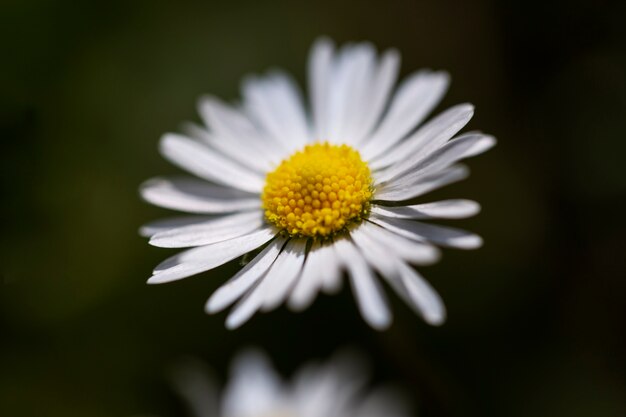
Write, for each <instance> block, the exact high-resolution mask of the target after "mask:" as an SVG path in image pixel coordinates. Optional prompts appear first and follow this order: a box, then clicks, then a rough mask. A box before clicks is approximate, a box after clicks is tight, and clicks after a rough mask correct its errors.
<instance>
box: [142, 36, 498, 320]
mask: <svg viewBox="0 0 626 417" xmlns="http://www.w3.org/2000/svg"><path fill="white" fill-rule="evenodd" d="M399 63H400V56H399V54H398V52H396V51H395V50H389V51H386V52H384V53H383V54H382V55H381V56H378V55H377V53H376V50H375V49H374V47H373V46H372V45H371V44H369V43H359V44H348V45H346V46H344V47H342V48H340V49H339V50H335V48H334V46H333V44H332V43H331V42H330V41H329V40H327V39H322V40H319V41H317V42H316V43H315V44H314V46H313V48H312V51H311V54H310V60H309V65H308V72H309V74H308V75H309V79H308V83H309V93H310V96H311V100H310V112H307V110H306V109H305V106H304V104H303V101H302V98H301V95H300V92H299V90H298V87H297V86H296V84H295V83H294V82H293V81H292V79H291V78H290V77H289V76H288V75H286V74H284V73H282V72H277V71H273V72H270V73H269V74H267V75H265V76H261V77H249V78H247V79H245V80H244V82H243V86H242V94H243V101H242V103H241V104H239V105H227V104H225V103H223V102H222V101H220V100H219V99H217V98H215V97H203V98H202V99H201V100H200V102H199V112H200V116H201V117H202V119H203V121H204V123H205V126H197V125H188V126H187V134H186V135H180V134H173V133H172V134H166V135H164V136H163V138H162V139H161V146H160V149H161V152H162V154H163V156H165V158H167V159H168V160H169V161H171V162H172V163H173V164H175V165H178V166H179V167H180V168H182V169H184V170H187V171H189V172H190V173H192V174H194V175H195V176H196V177H199V179H193V178H158V179H153V180H151V181H148V182H147V183H146V184H144V185H143V186H142V189H141V194H142V196H143V198H144V199H146V200H147V201H149V202H151V203H153V204H156V205H158V206H161V207H165V208H169V209H175V210H180V211H183V212H187V213H194V214H196V215H195V216H189V217H183V218H180V217H179V218H174V219H168V220H164V221H159V222H156V223H153V224H150V225H147V226H145V227H144V228H143V229H142V233H143V234H144V235H146V236H149V237H150V243H151V244H153V245H155V246H160V247H167V248H184V247H191V248H192V249H188V250H186V251H184V252H181V253H179V254H177V255H175V256H173V257H171V258H169V259H167V260H166V261H164V262H163V263H161V264H160V265H158V266H157V267H156V269H155V270H154V275H153V276H152V277H151V278H150V279H149V280H148V283H150V284H157V283H164V282H170V281H174V280H178V279H181V278H185V277H188V276H190V275H194V274H198V273H200V272H204V271H208V270H210V269H213V268H215V267H218V266H220V265H223V264H225V263H227V262H229V261H231V260H233V259H236V258H238V257H241V256H242V255H245V254H247V253H249V252H253V251H256V250H259V249H260V252H259V253H256V254H255V255H254V257H253V258H252V259H251V260H250V262H248V263H247V264H246V265H245V266H244V267H243V268H242V269H241V270H240V271H239V272H238V273H237V274H236V275H235V276H234V277H232V279H231V280H230V281H228V282H227V283H226V284H224V285H223V286H222V287H221V288H219V289H218V290H217V291H216V292H215V293H214V294H213V295H212V296H211V297H210V299H209V300H208V302H207V304H206V311H207V312H209V313H215V312H218V311H221V310H223V309H225V308H227V307H228V306H230V305H231V304H233V303H235V302H236V301H238V303H237V304H236V305H235V307H234V308H233V309H232V310H231V312H230V314H229V315H228V317H227V319H226V325H227V327H228V328H236V327H238V326H240V325H241V324H242V323H244V322H245V321H247V320H248V319H249V318H250V317H251V316H252V315H253V314H254V313H255V312H257V311H268V310H271V309H274V308H276V307H277V306H279V305H280V304H282V303H283V302H286V303H287V305H288V306H289V307H290V308H292V309H293V310H302V309H304V308H306V307H307V306H309V305H310V304H311V302H312V301H313V299H314V298H315V296H316V294H317V293H318V292H319V291H324V292H327V293H333V292H336V291H337V290H338V289H339V288H340V287H341V283H342V273H343V272H347V275H348V277H349V282H350V285H351V287H352V290H353V292H354V295H355V298H356V301H357V304H358V307H359V309H360V311H361V314H362V316H363V318H364V319H365V320H366V321H367V322H368V323H369V324H370V325H371V326H372V327H374V328H376V329H384V328H386V327H388V326H389V324H390V323H391V313H390V311H389V308H388V306H387V302H386V301H385V297H384V293H383V290H382V288H381V285H380V282H379V280H378V278H377V275H379V276H380V277H382V278H383V279H384V280H385V281H386V282H387V283H388V284H389V285H390V286H391V287H392V288H393V289H394V290H395V291H396V292H397V293H398V295H399V296H400V297H401V298H403V299H404V300H405V301H406V302H407V303H408V304H409V305H410V306H411V307H412V308H414V309H415V310H416V311H417V313H419V314H420V315H421V316H422V317H423V318H424V319H425V321H426V322H428V323H430V324H435V325H436V324H440V323H442V322H443V321H444V319H445V308H444V306H443V303H442V301H441V298H440V297H439V295H438V294H437V293H436V292H435V291H434V290H433V289H432V288H431V286H430V285H429V284H428V283H427V282H426V281H425V280H424V279H423V278H422V277H421V276H420V275H419V274H418V273H417V272H416V271H415V270H414V269H413V268H412V267H411V266H410V265H426V264H431V263H433V262H435V261H437V260H438V259H439V250H438V249H437V247H436V246H435V245H439V246H445V247H452V248H458V249H474V248H477V247H479V246H480V245H481V243H482V241H481V238H480V237H479V236H477V235H475V234H473V233H469V232H466V231H463V230H458V229H453V228H449V227H443V226H437V225H432V224H430V223H424V221H427V220H431V219H436V218H440V219H457V218H464V217H469V216H472V215H474V214H476V213H477V212H478V211H479V210H480V206H479V205H478V204H477V203H476V202H473V201H468V200H461V199H455V200H444V201H437V202H431V203H422V204H414V201H413V200H414V199H415V198H417V197H420V196H422V195H423V194H426V193H427V192H429V191H432V190H434V189H437V188H440V187H443V186H444V185H447V184H450V183H453V182H455V181H459V180H461V179H464V178H466V177H467V176H468V169H467V168H466V167H465V166H463V165H459V164H458V161H459V160H462V159H464V158H467V157H470V156H474V155H477V154H479V153H482V152H484V151H486V150H487V149H489V148H491V147H492V146H493V145H494V144H495V139H494V138H493V137H491V136H488V135H484V134H482V133H479V132H471V133H465V134H462V135H460V136H456V137H453V136H454V135H456V134H457V133H458V132H459V131H460V130H461V129H462V128H463V127H464V126H465V124H466V123H467V122H468V121H469V120H470V118H471V117H472V115H473V112H474V108H473V106H472V105H470V104H461V105H457V106H454V107H452V108H450V109H448V110H446V111H444V112H443V113H441V114H439V115H437V116H435V117H434V118H432V119H430V120H429V121H426V122H425V123H424V120H425V119H426V118H427V116H428V114H429V113H430V112H431V110H432V109H433V108H434V107H435V106H436V105H437V104H438V103H439V101H440V100H441V98H442V97H443V95H444V93H445V91H446V89H447V86H448V75H447V74H446V73H445V72H440V71H429V70H421V71H418V72H416V73H413V74H411V75H409V76H408V77H407V78H406V79H404V80H403V81H402V82H401V83H399V85H398V86H397V87H395V88H394V86H395V83H396V78H397V75H398V67H399Z"/></svg>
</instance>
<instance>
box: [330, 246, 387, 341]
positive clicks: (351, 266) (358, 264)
mask: <svg viewBox="0 0 626 417" xmlns="http://www.w3.org/2000/svg"><path fill="white" fill-rule="evenodd" d="M333 247H334V248H335V251H336V253H337V255H338V258H339V259H340V261H341V263H342V264H343V265H344V267H345V268H346V269H347V271H348V276H349V277H350V284H351V286H352V291H353V292H354V296H355V298H356V301H357V305H358V306H359V310H360V311H361V315H362V316H363V318H364V319H365V321H366V322H367V323H368V324H369V325H370V326H372V327H373V328H375V329H377V330H383V329H386V328H387V327H389V325H390V324H391V313H390V312H389V308H388V307H387V303H386V302H385V298H384V294H383V290H382V288H381V286H380V283H379V282H378V281H377V280H376V277H375V276H374V274H373V273H372V270H371V269H370V267H369V266H368V265H367V263H366V262H365V260H364V259H363V256H362V255H361V253H360V252H359V251H358V249H357V248H356V247H354V245H353V244H352V243H351V242H350V241H349V240H347V239H340V240H338V241H337V242H335V244H334V245H333Z"/></svg>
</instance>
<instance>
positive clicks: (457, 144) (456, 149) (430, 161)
mask: <svg viewBox="0 0 626 417" xmlns="http://www.w3.org/2000/svg"><path fill="white" fill-rule="evenodd" d="M495 144H496V140H495V139H494V138H493V137H492V136H488V135H483V134H480V133H468V134H465V135H462V136H459V137H458V138H456V139H452V140H451V141H450V142H448V143H446V144H445V145H444V146H442V147H441V148H439V149H438V150H437V151H435V152H434V153H432V154H430V156H428V157H427V158H425V159H419V161H416V163H415V164H414V165H412V163H413V162H407V163H402V164H398V165H397V166H391V167H389V169H387V170H385V171H382V172H381V173H377V174H375V177H376V181H377V183H386V182H389V183H390V184H392V186H393V182H394V181H396V180H398V181H405V182H406V181H412V182H416V181H418V180H419V179H420V178H423V177H424V176H425V175H428V174H430V173H433V172H438V171H441V170H443V169H446V168H448V167H449V166H451V165H452V164H454V163H456V162H457V161H459V160H461V159H464V158H469V157H471V156H475V155H477V154H479V153H482V152H485V151H487V150H488V149H490V148H492V147H493V146H494V145H495Z"/></svg>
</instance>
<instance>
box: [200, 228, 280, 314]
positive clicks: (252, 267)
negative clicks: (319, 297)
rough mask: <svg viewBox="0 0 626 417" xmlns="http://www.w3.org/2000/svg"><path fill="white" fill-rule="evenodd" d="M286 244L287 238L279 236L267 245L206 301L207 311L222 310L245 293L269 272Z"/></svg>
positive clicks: (210, 312)
mask: <svg viewBox="0 0 626 417" xmlns="http://www.w3.org/2000/svg"><path fill="white" fill-rule="evenodd" d="M284 244H285V239H284V238H281V237H279V238H276V239H275V240H273V241H272V242H271V243H270V244H269V245H267V247H266V248H265V249H263V251H262V252H261V253H259V254H258V255H257V256H256V257H255V258H254V259H253V260H252V261H250V262H248V264H246V266H244V267H243V269H241V270H240V271H239V272H238V273H237V274H236V275H235V276H234V277H232V278H231V279H230V280H229V281H228V282H227V283H226V284H224V285H222V286H221V287H219V288H218V289H217V290H216V291H215V292H214V293H213V295H211V297H210V298H209V300H208V301H207V303H206V306H205V311H206V312H207V313H209V314H212V313H216V312H218V311H222V310H223V309H225V308H226V307H228V306H229V305H231V304H232V303H234V302H235V300H237V299H238V298H239V297H241V296H242V295H244V294H245V293H246V291H248V290H249V289H250V288H251V287H252V286H253V285H254V284H256V283H257V281H258V280H259V279H261V277H263V276H264V275H265V274H266V273H267V271H268V270H269V268H270V266H271V265H272V263H273V262H274V261H275V260H276V257H277V256H278V253H279V252H280V250H281V249H282V247H283V245H284Z"/></svg>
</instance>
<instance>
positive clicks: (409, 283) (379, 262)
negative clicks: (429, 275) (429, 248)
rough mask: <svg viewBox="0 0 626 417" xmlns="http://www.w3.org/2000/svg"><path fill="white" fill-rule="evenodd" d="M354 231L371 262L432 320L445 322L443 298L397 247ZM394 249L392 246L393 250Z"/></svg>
mask: <svg viewBox="0 0 626 417" xmlns="http://www.w3.org/2000/svg"><path fill="white" fill-rule="evenodd" d="M362 231H363V229H361V232H355V233H352V234H351V236H352V237H353V238H354V240H355V243H356V244H357V245H358V246H359V247H360V248H361V250H362V251H363V253H364V254H365V256H366V259H367V262H368V263H369V264H370V265H372V266H373V267H374V268H375V269H376V270H378V271H379V272H380V274H381V275H382V276H383V277H384V278H385V279H386V280H387V281H388V282H389V284H390V285H391V286H392V287H393V289H394V290H395V291H396V293H397V294H398V295H399V296H400V297H402V298H403V299H404V300H405V302H406V303H407V304H409V306H411V307H412V308H414V309H415V310H416V311H417V312H418V313H419V314H420V315H422V316H423V317H424V320H425V321H426V322H427V323H429V324H434V325H438V324H441V323H442V322H443V320H444V318H445V308H444V306H443V302H442V301H441V298H440V297H439V295H438V294H437V293H436V292H435V290H434V289H433V288H432V287H431V286H430V285H429V284H428V283H427V282H426V281H425V280H424V279H423V278H422V277H421V276H420V275H419V274H418V273H417V272H415V271H414V270H413V269H412V268H410V267H409V266H408V265H406V263H404V262H403V261H402V260H401V259H400V257H399V255H400V254H399V253H398V252H396V249H397V247H389V246H386V245H384V244H383V243H382V242H380V241H378V242H377V241H376V240H374V239H371V238H369V237H368V236H367V234H365V233H363V232H362ZM390 249H391V250H390Z"/></svg>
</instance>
